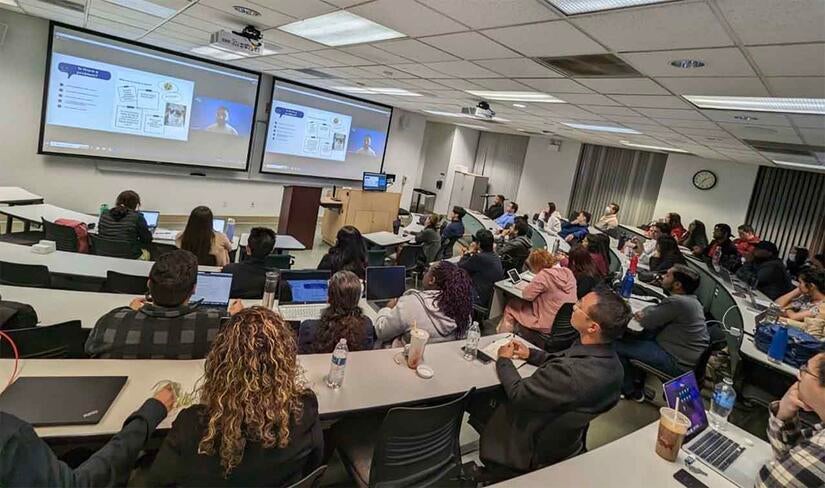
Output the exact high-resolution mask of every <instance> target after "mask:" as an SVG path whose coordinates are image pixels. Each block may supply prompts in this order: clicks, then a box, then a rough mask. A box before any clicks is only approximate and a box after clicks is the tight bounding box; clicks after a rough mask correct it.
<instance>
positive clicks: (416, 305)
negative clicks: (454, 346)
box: [375, 290, 458, 347]
mask: <svg viewBox="0 0 825 488" xmlns="http://www.w3.org/2000/svg"><path fill="white" fill-rule="evenodd" d="M439 293H440V292H439V291H438V290H427V291H418V290H408V291H407V292H406V293H404V294H403V295H402V296H401V297H400V298H399V299H398V304H396V306H395V307H394V308H382V309H381V310H379V311H378V318H377V319H376V320H375V335H376V336H377V337H378V340H379V341H380V342H383V343H384V346H388V345H391V346H392V347H399V346H403V345H404V344H406V343H409V341H410V340H409V339H410V329H412V324H413V322H415V323H416V327H418V328H419V329H423V330H426V331H427V332H428V333H429V334H430V339H429V341H428V343H433V342H447V341H454V340H456V339H457V337H456V328H457V327H458V326H457V325H456V323H455V321H454V320H453V319H451V318H450V317H447V316H446V315H444V312H442V311H441V309H439V308H438V305H436V303H435V299H436V297H437V296H438V294H439Z"/></svg>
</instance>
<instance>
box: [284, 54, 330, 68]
mask: <svg viewBox="0 0 825 488" xmlns="http://www.w3.org/2000/svg"><path fill="white" fill-rule="evenodd" d="M291 56H292V57H293V58H295V59H300V60H301V61H305V62H307V63H309V65H310V67H314V66H328V67H329V66H336V63H335V62H333V61H332V60H330V59H327V58H324V57H321V56H318V55H316V54H315V53H294V54H292V55H291ZM338 66H341V65H340V63H339V64H338Z"/></svg>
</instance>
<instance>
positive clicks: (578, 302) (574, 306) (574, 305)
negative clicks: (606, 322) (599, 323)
mask: <svg viewBox="0 0 825 488" xmlns="http://www.w3.org/2000/svg"><path fill="white" fill-rule="evenodd" d="M573 309H579V311H580V312H581V313H583V314H584V316H585V317H587V319H588V320H590V321H591V322H595V320H593V318H592V317H591V316H590V315H588V313H587V312H585V311H584V308H583V307H582V301H581V300H579V301H577V302H576V303H574V304H573Z"/></svg>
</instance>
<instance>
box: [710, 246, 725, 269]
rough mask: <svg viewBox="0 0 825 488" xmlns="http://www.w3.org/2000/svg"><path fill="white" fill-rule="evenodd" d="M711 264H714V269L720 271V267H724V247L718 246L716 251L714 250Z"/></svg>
mask: <svg viewBox="0 0 825 488" xmlns="http://www.w3.org/2000/svg"><path fill="white" fill-rule="evenodd" d="M711 262H712V263H713V269H715V270H716V271H719V267H720V266H721V265H722V246H716V249H714V250H713V256H712V257H711Z"/></svg>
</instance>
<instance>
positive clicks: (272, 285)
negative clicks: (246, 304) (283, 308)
mask: <svg viewBox="0 0 825 488" xmlns="http://www.w3.org/2000/svg"><path fill="white" fill-rule="evenodd" d="M279 277H280V274H279V273H278V272H277V271H267V272H266V281H265V282H264V298H263V300H261V306H262V307H264V308H268V309H270V310H275V299H276V297H277V296H278V278H279Z"/></svg>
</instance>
